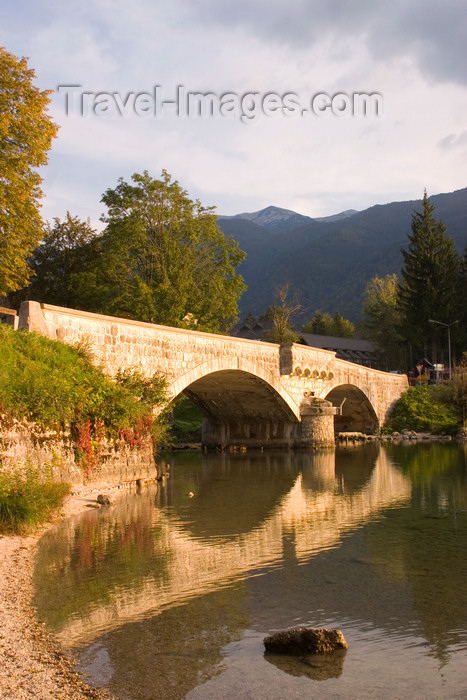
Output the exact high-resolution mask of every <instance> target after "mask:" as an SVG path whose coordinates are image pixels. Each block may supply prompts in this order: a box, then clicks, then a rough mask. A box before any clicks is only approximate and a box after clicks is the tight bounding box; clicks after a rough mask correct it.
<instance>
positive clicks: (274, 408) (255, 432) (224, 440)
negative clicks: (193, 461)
mask: <svg viewBox="0 0 467 700" xmlns="http://www.w3.org/2000/svg"><path fill="white" fill-rule="evenodd" d="M171 389H172V394H173V395H174V396H176V395H178V394H179V393H180V392H181V391H183V392H184V393H185V394H186V395H187V396H188V397H189V398H190V399H191V400H192V401H193V402H194V403H195V404H197V405H198V406H199V408H200V409H201V412H202V414H203V435H202V442H203V444H204V445H205V446H207V447H217V448H219V447H221V448H223V447H224V446H227V445H239V446H255V447H256V446H258V447H259V446H262V445H263V444H269V445H271V446H273V445H275V444H276V445H278V446H279V445H280V446H284V445H286V444H292V443H293V440H294V435H295V431H296V428H297V426H298V425H299V420H300V418H299V409H298V407H297V406H296V404H295V402H294V401H293V399H292V398H291V397H290V396H289V395H288V393H287V392H286V391H285V390H284V389H283V387H281V386H280V385H279V384H278V382H277V380H276V379H275V378H274V377H273V376H272V375H271V374H270V373H269V372H267V371H266V370H264V368H261V367H258V366H257V365H255V364H254V363H251V362H248V361H246V362H245V361H240V360H239V359H238V358H234V360H232V359H228V358H222V359H220V360H215V361H209V362H206V363H203V364H202V365H201V366H198V367H197V368H195V369H194V370H191V371H189V372H187V373H185V374H184V375H183V377H181V378H180V379H179V380H177V381H176V382H174V383H173V384H172V387H171Z"/></svg>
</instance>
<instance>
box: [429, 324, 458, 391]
mask: <svg viewBox="0 0 467 700" xmlns="http://www.w3.org/2000/svg"><path fill="white" fill-rule="evenodd" d="M428 321H429V322H430V323H439V325H440V326H445V327H446V328H447V329H448V357H449V379H451V374H452V370H451V326H453V325H454V324H455V323H459V319H458V320H457V321H453V322H452V323H443V322H442V321H434V320H433V319H432V318H429V319H428Z"/></svg>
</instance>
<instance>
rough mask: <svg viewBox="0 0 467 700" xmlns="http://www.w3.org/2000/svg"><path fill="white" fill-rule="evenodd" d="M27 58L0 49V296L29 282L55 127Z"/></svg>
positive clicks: (46, 100)
mask: <svg viewBox="0 0 467 700" xmlns="http://www.w3.org/2000/svg"><path fill="white" fill-rule="evenodd" d="M34 78H35V73H34V71H33V70H31V69H30V68H28V66H27V61H26V59H25V58H22V59H18V58H16V56H14V55H13V54H11V53H8V52H7V51H6V50H5V49H4V48H3V47H0V173H1V177H0V295H7V294H8V293H9V292H13V291H15V290H17V289H20V288H21V287H23V286H24V284H25V283H26V282H27V281H28V279H29V276H30V269H29V267H28V263H27V260H28V258H29V256H30V255H31V253H32V251H33V249H34V248H35V247H36V246H37V244H38V243H39V241H40V240H41V237H42V232H43V224H42V221H41V218H40V215H39V199H40V197H41V195H42V191H41V188H40V185H41V182H42V178H41V177H40V175H39V173H38V172H37V171H36V170H35V168H37V167H38V166H40V165H45V164H46V163H47V152H48V150H49V149H50V146H51V143H52V139H53V138H54V136H55V135H56V132H57V127H56V125H55V124H54V123H53V122H52V121H51V119H50V117H49V116H48V114H47V106H48V104H49V94H50V91H49V90H47V91H43V92H41V91H40V90H39V89H38V88H37V87H35V86H34V85H33V79H34Z"/></svg>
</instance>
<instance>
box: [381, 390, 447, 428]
mask: <svg viewBox="0 0 467 700" xmlns="http://www.w3.org/2000/svg"><path fill="white" fill-rule="evenodd" d="M438 396H439V393H438V390H437V388H436V387H429V386H418V387H411V388H410V389H408V390H407V391H406V392H405V393H404V394H402V396H401V398H400V399H399V401H397V403H396V404H395V406H394V409H393V411H392V413H391V416H390V418H389V420H388V422H387V423H386V426H385V432H390V431H394V430H397V431H401V430H404V429H408V430H415V431H418V432H432V433H445V434H452V433H454V432H456V430H457V429H458V426H459V419H458V416H457V414H456V412H455V410H454V409H453V408H452V407H450V406H448V405H446V404H444V403H442V402H441V401H440V398H438ZM443 398H445V397H444V396H443Z"/></svg>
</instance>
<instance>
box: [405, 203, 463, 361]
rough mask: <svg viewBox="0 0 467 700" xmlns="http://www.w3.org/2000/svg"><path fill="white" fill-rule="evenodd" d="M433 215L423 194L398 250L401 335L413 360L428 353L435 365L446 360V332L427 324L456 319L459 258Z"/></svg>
mask: <svg viewBox="0 0 467 700" xmlns="http://www.w3.org/2000/svg"><path fill="white" fill-rule="evenodd" d="M433 212H434V207H433V205H432V204H430V201H429V199H428V197H427V194H426V191H425V193H424V197H423V202H422V211H421V212H414V214H413V216H412V226H411V227H412V233H411V235H410V236H409V245H408V248H407V249H406V250H402V255H403V258H404V267H403V268H402V271H401V277H402V279H401V284H400V285H399V301H400V307H401V317H402V322H401V331H402V335H403V336H404V337H405V338H406V339H407V340H408V341H409V343H410V344H411V345H412V347H413V349H414V350H415V352H416V353H417V356H414V358H413V359H414V360H415V361H416V360H418V359H419V357H418V355H420V356H421V354H428V356H429V358H428V359H430V360H431V361H432V362H439V361H440V360H441V357H443V356H444V359H445V361H446V360H447V353H446V352H445V349H446V346H447V337H445V336H447V334H446V329H445V328H443V326H440V325H439V324H436V323H430V319H434V320H435V321H440V322H441V323H444V324H451V323H453V322H455V321H456V320H458V319H457V315H456V314H457V310H458V306H457V294H458V292H457V286H458V282H459V276H460V258H459V256H458V255H457V253H456V249H455V246H454V243H453V241H452V239H451V238H449V237H448V236H447V235H446V226H445V225H444V224H443V223H442V222H441V221H437V220H436V219H435V218H434V216H433ZM454 329H455V327H454ZM454 329H453V330H454Z"/></svg>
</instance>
